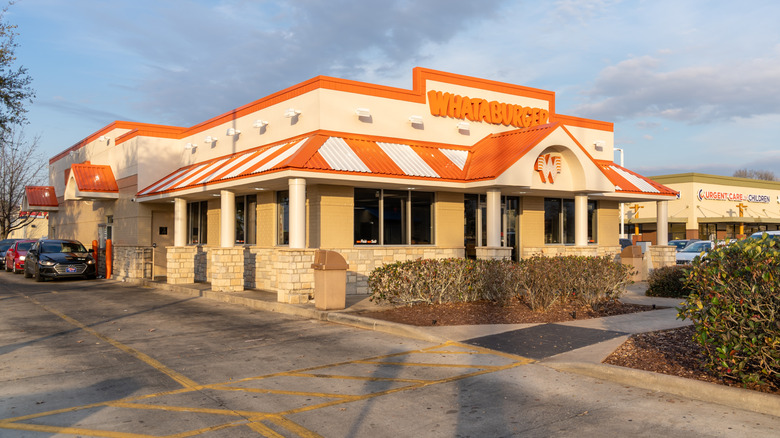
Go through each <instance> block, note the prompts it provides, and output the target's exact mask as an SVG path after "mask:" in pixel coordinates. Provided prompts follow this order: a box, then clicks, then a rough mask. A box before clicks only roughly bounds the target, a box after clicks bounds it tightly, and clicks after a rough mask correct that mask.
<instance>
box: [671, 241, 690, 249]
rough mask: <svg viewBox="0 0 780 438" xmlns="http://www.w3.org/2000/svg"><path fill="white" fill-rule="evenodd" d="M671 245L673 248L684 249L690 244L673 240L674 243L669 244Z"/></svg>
mask: <svg viewBox="0 0 780 438" xmlns="http://www.w3.org/2000/svg"><path fill="white" fill-rule="evenodd" d="M669 244H670V245H672V246H673V247H675V248H677V249H683V248H685V245H687V244H688V241H687V240H673V241H671V242H669Z"/></svg>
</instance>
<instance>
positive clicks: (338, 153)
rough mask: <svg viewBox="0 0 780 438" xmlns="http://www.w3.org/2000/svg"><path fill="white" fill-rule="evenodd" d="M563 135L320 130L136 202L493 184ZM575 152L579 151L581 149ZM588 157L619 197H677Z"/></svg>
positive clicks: (164, 185)
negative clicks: (293, 179) (302, 177)
mask: <svg viewBox="0 0 780 438" xmlns="http://www.w3.org/2000/svg"><path fill="white" fill-rule="evenodd" d="M558 128H561V129H563V130H564V131H565V127H562V126H561V124H559V123H550V124H547V125H542V126H537V127H534V128H525V129H518V130H513V131H509V132H505V133H501V134H494V135H490V136H488V137H486V138H484V139H482V140H480V141H479V142H478V143H477V144H476V145H474V146H473V147H471V148H467V147H462V146H456V145H446V144H435V143H425V142H415V141H411V140H401V139H391V138H382V137H370V136H364V135H355V134H347V133H336V132H327V131H318V132H316V133H312V134H310V135H309V136H305V137H297V138H293V139H289V140H285V141H283V142H280V143H275V144H271V145H267V146H262V147H259V148H255V149H250V150H247V151H243V152H238V153H235V154H232V155H228V156H224V157H220V158H215V159H212V160H208V161H205V162H201V163H196V164H193V165H190V166H185V167H182V168H180V169H178V170H176V171H175V172H172V173H171V174H169V175H168V176H166V177H165V178H162V179H160V180H159V181H157V182H155V183H154V184H152V185H150V186H148V187H146V188H144V189H143V190H141V191H140V192H138V194H137V196H138V197H139V198H140V197H146V196H154V195H162V194H166V193H172V192H176V191H181V190H187V189H192V188H196V187H206V186H208V185H210V184H215V183H221V182H225V181H231V180H240V179H244V178H250V177H255V176H258V175H260V174H264V173H272V172H278V171H282V170H304V171H311V172H319V173H339V174H351V175H372V176H380V177H391V178H404V179H412V180H414V179H417V180H421V179H422V180H431V181H450V182H460V183H463V182H470V181H478V180H490V179H495V178H498V177H499V176H500V175H502V174H503V173H504V172H506V171H507V170H508V169H509V168H510V167H511V166H512V165H513V164H514V163H516V162H517V161H518V160H520V159H521V158H522V157H523V156H524V155H526V154H527V153H528V152H529V151H531V150H532V149H533V148H534V147H536V146H537V145H539V143H540V142H542V141H543V140H544V139H545V138H546V137H547V136H549V135H550V134H551V133H552V132H553V131H555V130H556V129H558ZM567 132H568V131H567ZM572 140H573V141H574V142H575V143H576V140H574V139H573V138H572ZM577 145H578V146H579V147H581V146H580V145H579V143H577ZM585 155H586V156H587V157H588V158H589V159H590V160H591V161H593V165H595V166H597V167H598V169H599V170H601V171H602V172H603V173H604V174H605V176H606V177H607V178H608V179H609V180H610V181H611V182H612V183H613V184H615V186H616V191H618V192H624V193H638V194H650V195H675V194H676V192H675V191H673V190H671V189H668V188H666V187H664V186H661V185H660V184H657V183H655V182H652V181H650V180H648V179H647V178H644V177H642V176H640V175H637V174H635V173H633V172H628V171H627V170H625V169H623V168H620V167H619V166H614V163H612V162H606V161H599V160H594V159H593V158H592V157H591V156H590V155H589V154H588V153H587V152H585ZM616 167H617V168H616ZM529 171H530V170H529Z"/></svg>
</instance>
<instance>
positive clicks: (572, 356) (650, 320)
mask: <svg viewBox="0 0 780 438" xmlns="http://www.w3.org/2000/svg"><path fill="white" fill-rule="evenodd" d="M108 281H117V282H121V281H119V280H108ZM127 282H128V283H130V284H136V285H142V286H145V287H151V288H155V289H158V290H161V291H166V292H170V293H175V294H177V295H182V294H183V295H186V296H191V297H203V298H206V299H212V300H216V301H221V302H226V303H232V304H239V305H243V306H247V307H250V308H253V309H257V310H264V311H269V312H279V313H284V314H288V315H294V316H299V317H303V318H310V319H318V320H322V321H329V322H333V323H338V324H345V325H350V326H353V327H358V328H362V329H367V330H375V331H381V332H385V333H390V334H394V335H398V336H404V337H410V338H414V339H420V340H424V341H429V342H438V343H443V342H447V341H456V342H465V343H472V344H473V345H480V343H479V342H481V341H484V340H492V341H493V342H495V340H496V339H503V340H504V343H505V344H507V343H513V342H515V343H516V342H517V340H518V337H519V336H522V335H523V334H530V333H531V330H533V331H534V332H535V333H539V332H552V331H558V332H561V333H562V336H564V337H565V336H567V335H569V336H570V337H578V336H577V335H582V334H584V339H585V341H582V340H580V342H584V343H585V344H586V345H584V346H581V347H579V348H574V349H571V350H569V351H564V352H562V353H559V354H553V355H549V356H547V355H541V356H538V357H540V359H538V363H539V364H541V365H544V366H547V367H550V368H553V369H557V370H559V371H564V372H571V373H577V374H581V375H585V376H589V377H594V378H597V379H602V380H609V381H613V382H617V383H621V384H625V385H631V386H635V387H639V388H644V389H648V390H652V391H661V392H665V393H669V394H675V395H679V396H683V397H687V398H690V399H695V400H702V401H708V402H714V403H719V404H722V405H725V406H731V407H735V408H740V409H747V410H751V411H754V412H759V413H764V414H769V415H775V416H780V397H778V396H774V395H768V394H763V393H759V392H756V391H750V390H746V389H739V388H733V387H727V386H723V385H717V384H712V383H708V382H702V381H698V380H692V379H685V378H681V377H676V376H669V375H665V374H659V373H653V372H648V371H640V370H635V369H631V368H624V367H618V366H613V365H606V364H603V363H602V361H603V360H604V359H605V358H606V357H607V356H609V355H610V354H611V353H612V352H613V351H615V349H617V348H618V347H620V345H621V344H623V342H625V340H626V339H628V337H629V336H630V334H634V333H645V332H651V331H656V330H665V329H671V328H677V327H681V326H685V325H689V324H691V322H690V321H682V320H679V319H677V310H676V309H675V307H679V306H680V305H681V303H682V300H680V299H671V298H655V297H647V296H645V295H644V292H645V290H646V289H647V283H645V282H640V283H635V284H632V285H630V286H629V287H628V288H627V291H626V293H625V295H624V296H623V297H622V298H621V301H623V302H626V303H635V304H645V305H655V306H657V307H659V309H658V310H651V311H647V312H641V313H634V314H629V315H617V316H610V317H605V318H594V319H586V320H575V321H568V322H562V323H557V324H548V325H547V326H549V327H541V326H542V324H493V325H469V326H440V327H416V326H409V325H405V324H399V323H394V322H389V321H382V320H377V319H371V318H366V317H363V316H360V315H359V313H360V312H364V311H373V310H382V309H383V308H389V306H381V305H377V304H376V303H373V302H371V301H370V300H369V298H368V297H366V296H347V308H346V309H344V310H338V311H321V310H317V309H316V308H315V306H314V304H313V303H308V304H285V303H279V302H277V301H276V293H273V292H267V291H260V290H245V291H243V292H238V293H228V292H214V291H212V290H211V286H210V285H209V284H206V283H197V284H188V285H169V284H166V283H161V282H153V281H151V280H132V281H127ZM548 328H549V329H550V330H547V329H548ZM599 334H604V335H605V336H602V337H605V338H608V339H606V340H603V341H594V342H593V343H590V342H587V340H588V339H594V340H598V339H599V337H598V335H599ZM594 335H595V336H594ZM558 336H559V337H558V338H556V339H558V340H560V339H561V337H560V336H561V334H560V333H559V335H558ZM588 336H590V338H589V337H588ZM575 345H576V344H575ZM528 357H533V356H528Z"/></svg>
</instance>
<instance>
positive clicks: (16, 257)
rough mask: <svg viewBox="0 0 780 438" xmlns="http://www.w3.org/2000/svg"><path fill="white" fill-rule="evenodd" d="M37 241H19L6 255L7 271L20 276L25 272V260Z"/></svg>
mask: <svg viewBox="0 0 780 438" xmlns="http://www.w3.org/2000/svg"><path fill="white" fill-rule="evenodd" d="M33 243H35V240H17V241H16V242H14V243H13V244H11V247H10V248H8V251H7V252H6V253H5V270H6V271H7V272H11V271H13V273H14V274H19V273H21V272H22V271H24V258H25V256H26V255H27V250H29V249H30V247H31V246H32V244H33Z"/></svg>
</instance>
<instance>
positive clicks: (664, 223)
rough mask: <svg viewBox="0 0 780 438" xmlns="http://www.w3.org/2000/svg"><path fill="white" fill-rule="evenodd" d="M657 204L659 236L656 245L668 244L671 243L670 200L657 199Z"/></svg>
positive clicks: (656, 219) (656, 217)
mask: <svg viewBox="0 0 780 438" xmlns="http://www.w3.org/2000/svg"><path fill="white" fill-rule="evenodd" d="M655 206H656V215H655V221H656V228H657V230H658V231H657V236H658V238H657V239H656V242H655V244H656V245H668V244H669V201H657V202H656V203H655Z"/></svg>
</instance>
